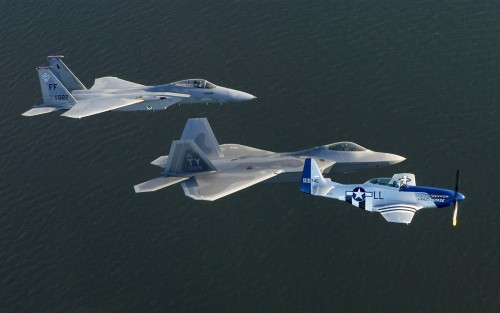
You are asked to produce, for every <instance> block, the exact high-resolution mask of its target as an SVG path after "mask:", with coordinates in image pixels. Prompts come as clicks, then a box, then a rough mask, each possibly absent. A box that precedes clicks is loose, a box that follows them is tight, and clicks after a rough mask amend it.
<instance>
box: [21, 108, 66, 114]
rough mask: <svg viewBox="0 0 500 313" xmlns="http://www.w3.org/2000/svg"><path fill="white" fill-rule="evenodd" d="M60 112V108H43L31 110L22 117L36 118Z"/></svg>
mask: <svg viewBox="0 0 500 313" xmlns="http://www.w3.org/2000/svg"><path fill="white" fill-rule="evenodd" d="M57 110H59V109H58V108H51V107H41V108H33V109H31V110H28V111H26V112H24V113H23V114H21V115H22V116H35V115H40V114H46V113H50V112H54V111H57Z"/></svg>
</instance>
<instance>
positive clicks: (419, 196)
mask: <svg viewBox="0 0 500 313" xmlns="http://www.w3.org/2000/svg"><path fill="white" fill-rule="evenodd" d="M458 184H459V172H458V171H457V176H456V180H455V190H448V189H441V188H434V187H423V186H417V185H416V184H415V175H413V174H409V173H402V174H394V175H393V176H392V178H374V179H371V180H369V181H367V182H366V183H364V184H354V185H343V184H339V183H336V182H334V181H332V180H331V179H329V178H324V177H323V175H322V174H321V169H320V168H319V167H318V165H317V164H316V162H315V161H314V159H306V160H305V163H304V171H303V173H302V181H301V183H300V190H302V191H303V192H305V193H308V194H311V195H314V196H322V197H327V198H333V199H338V200H341V201H347V202H349V203H351V204H352V205H354V206H355V207H358V208H361V209H364V210H366V211H370V212H378V213H380V214H382V216H383V217H384V218H385V219H386V220H387V221H388V222H394V223H406V224H409V223H410V222H411V220H412V218H413V215H415V212H417V211H418V210H420V209H435V208H443V207H448V206H451V205H454V206H455V210H454V212H453V226H456V225H457V211H458V202H460V201H463V200H464V199H465V196H464V195H463V194H461V193H460V192H458Z"/></svg>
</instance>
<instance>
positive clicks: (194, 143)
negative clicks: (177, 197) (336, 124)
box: [134, 118, 405, 201]
mask: <svg viewBox="0 0 500 313" xmlns="http://www.w3.org/2000/svg"><path fill="white" fill-rule="evenodd" d="M306 158H314V159H315V160H317V162H318V164H319V167H320V168H321V170H322V171H325V172H331V171H333V172H337V171H341V172H350V171H356V170H359V169H364V168H372V167H379V166H384V165H391V164H395V163H399V162H401V161H403V160H405V158H403V157H401V156H399V155H395V154H390V153H383V152H375V151H371V150H368V149H366V148H363V147H361V146H359V145H357V144H355V143H352V142H338V143H334V144H330V145H325V146H319V147H315V148H312V149H309V150H303V151H298V152H285V153H276V152H271V151H265V150H260V149H256V148H252V147H247V146H243V145H239V144H232V143H231V144H223V145H219V143H218V142H217V139H215V135H214V133H213V132H212V129H211V128H210V125H209V124H208V121H207V119H205V118H197V119H189V120H188V121H187V123H186V126H185V127H184V132H183V133H182V136H181V139H180V140H175V141H173V142H172V146H171V148H170V153H169V155H168V156H161V157H159V158H157V159H156V160H154V161H153V162H151V164H153V165H157V166H159V167H161V168H163V172H162V175H161V177H158V178H154V179H152V180H149V181H147V182H144V183H142V184H139V185H136V186H134V189H135V192H148V191H156V190H158V189H161V188H164V187H167V186H170V185H173V184H176V183H181V184H182V189H184V193H185V195H186V196H188V197H191V198H193V199H195V200H207V201H213V200H217V199H219V198H222V197H224V196H227V195H229V194H232V193H234V192H237V191H239V190H242V189H244V188H247V187H250V186H252V185H254V184H257V183H260V182H262V181H266V180H275V179H276V180H275V181H279V182H282V181H298V180H299V178H300V175H301V173H302V167H303V165H304V161H305V159H306ZM280 176H281V177H280ZM278 177H280V179H278Z"/></svg>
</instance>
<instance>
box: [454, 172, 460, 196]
mask: <svg viewBox="0 0 500 313" xmlns="http://www.w3.org/2000/svg"><path fill="white" fill-rule="evenodd" d="M459 184H460V170H458V169H457V176H456V178H455V193H457V191H458V185H459Z"/></svg>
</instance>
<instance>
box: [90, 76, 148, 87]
mask: <svg viewBox="0 0 500 313" xmlns="http://www.w3.org/2000/svg"><path fill="white" fill-rule="evenodd" d="M140 87H146V86H145V85H141V84H137V83H133V82H129V81H128V80H124V79H120V78H118V77H101V78H96V80H95V82H94V86H92V87H91V88H90V90H109V89H129V88H140Z"/></svg>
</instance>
